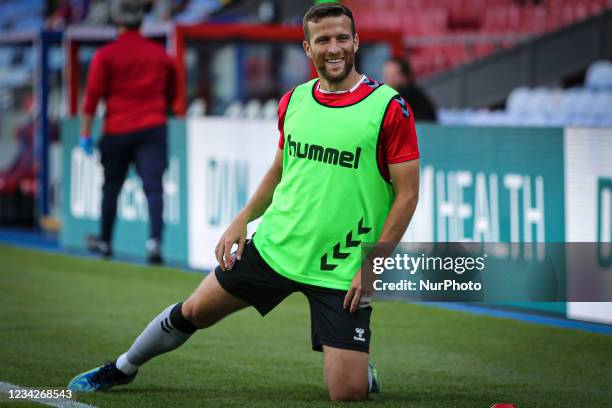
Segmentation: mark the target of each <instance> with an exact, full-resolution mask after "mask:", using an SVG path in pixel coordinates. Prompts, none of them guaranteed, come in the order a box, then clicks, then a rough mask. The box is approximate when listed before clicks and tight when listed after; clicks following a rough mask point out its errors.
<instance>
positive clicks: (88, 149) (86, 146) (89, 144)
mask: <svg viewBox="0 0 612 408" xmlns="http://www.w3.org/2000/svg"><path fill="white" fill-rule="evenodd" d="M79 146H80V147H81V149H83V151H84V152H85V154H86V155H88V156H91V155H92V154H93V141H92V140H91V136H89V135H81V138H80V139H79Z"/></svg>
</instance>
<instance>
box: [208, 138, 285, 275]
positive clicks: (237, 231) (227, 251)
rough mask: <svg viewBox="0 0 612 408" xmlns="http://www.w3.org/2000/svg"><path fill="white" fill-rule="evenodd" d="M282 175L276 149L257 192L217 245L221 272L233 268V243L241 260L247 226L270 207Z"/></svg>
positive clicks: (281, 154) (281, 166)
mask: <svg viewBox="0 0 612 408" xmlns="http://www.w3.org/2000/svg"><path fill="white" fill-rule="evenodd" d="M282 173H283V151H282V150H281V149H276V154H275V155H274V161H273V163H272V166H270V169H269V170H268V172H267V173H266V175H265V176H264V178H263V179H262V180H261V183H259V186H258V187H257V190H255V194H253V197H251V199H250V200H249V202H248V203H247V205H246V206H245V207H244V208H243V209H242V210H241V211H240V212H239V213H238V215H237V216H236V218H235V219H234V221H232V223H231V224H230V226H229V227H228V228H227V229H226V230H225V232H224V233H223V235H221V238H220V239H219V242H218V243H217V247H216V248H215V256H216V258H217V262H218V263H219V266H220V267H221V269H222V270H226V269H231V267H232V266H233V259H232V257H231V250H232V246H233V245H234V244H235V243H237V244H238V251H236V257H237V258H238V260H240V259H241V258H242V251H243V250H244V246H245V243H246V235H247V224H248V223H249V222H251V221H253V220H256V219H257V218H259V217H261V216H262V215H263V213H264V212H265V211H266V209H267V208H268V207H269V206H270V204H271V203H272V196H273V195H274V190H275V189H276V186H277V185H278V183H280V181H281V177H282Z"/></svg>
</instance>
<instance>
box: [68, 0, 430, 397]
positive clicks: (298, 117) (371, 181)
mask: <svg viewBox="0 0 612 408" xmlns="http://www.w3.org/2000/svg"><path fill="white" fill-rule="evenodd" d="M304 36H305V40H304V43H303V46H304V50H305V52H306V54H307V55H308V58H310V59H311V60H312V61H313V63H314V65H315V67H316V69H317V72H318V76H319V78H317V79H315V80H312V81H310V82H307V83H305V84H302V85H299V86H297V87H296V88H294V89H293V90H292V91H290V92H289V93H287V94H286V95H284V96H283V98H282V99H281V101H280V105H279V130H280V142H279V149H278V150H277V152H276V155H275V157H274V161H273V164H272V166H271V168H270V169H269V170H268V172H267V174H266V175H265V177H264V178H263V180H262V182H261V184H260V185H259V187H258V188H257V190H256V192H255V194H254V195H253V197H252V198H251V200H250V201H249V203H248V204H247V206H246V207H245V208H244V209H243V210H242V211H241V212H240V213H239V214H238V216H237V217H236V219H235V220H234V221H233V222H232V224H231V225H230V226H229V228H228V229H227V230H226V231H225V232H224V233H223V235H222V236H221V239H220V240H219V243H218V244H217V248H216V257H217V261H218V262H219V266H218V267H217V268H216V269H215V271H214V273H210V274H209V275H208V276H206V278H205V279H204V280H203V281H202V283H201V284H200V286H199V287H198V289H197V290H196V291H195V292H194V293H193V294H192V295H191V296H190V297H189V298H188V299H187V300H186V301H185V302H183V303H178V304H175V305H170V306H168V308H167V309H166V310H164V311H163V312H162V313H161V314H160V315H159V316H157V317H156V318H154V319H153V320H152V321H151V323H150V324H149V325H148V326H147V327H146V328H145V330H144V331H143V332H142V334H140V336H138V338H137V339H136V341H135V342H134V343H133V344H132V346H131V347H130V348H129V350H128V351H127V352H125V353H124V354H122V355H120V356H119V358H117V360H116V361H115V362H109V363H107V364H105V365H103V366H101V367H98V368H95V369H93V370H91V371H88V372H85V373H83V374H80V375H78V376H76V377H75V378H74V379H73V380H72V381H71V382H70V384H69V385H68V387H69V388H70V389H72V390H75V391H99V390H104V389H108V388H110V387H113V386H116V385H120V384H127V383H129V382H131V381H132V380H133V379H134V377H135V376H136V373H137V371H138V369H139V367H140V366H142V365H143V364H144V363H145V362H147V361H148V360H150V359H151V358H153V357H155V356H158V355H160V354H162V353H165V352H168V351H170V350H174V349H176V348H177V347H179V346H180V345H182V344H183V343H184V342H185V341H186V340H187V339H188V338H189V337H190V336H191V335H192V334H193V333H195V332H196V330H198V329H204V328H207V327H210V326H212V325H213V324H215V323H217V322H218V321H220V320H221V319H223V318H224V317H225V316H227V315H229V314H231V313H233V312H236V311H238V310H240V309H243V308H245V307H247V306H253V307H255V308H256V309H257V311H259V313H261V314H262V315H265V314H266V313H268V312H269V311H271V310H272V309H273V308H274V307H276V305H278V304H279V303H280V302H281V301H282V300H283V299H285V298H286V297H287V296H288V295H290V294H291V293H293V292H296V291H299V292H302V293H303V294H304V295H305V296H306V297H307V299H308V302H309V304H310V313H311V319H312V324H311V327H312V348H313V349H314V350H316V351H323V353H324V378H325V384H326V386H327V389H328V391H329V396H330V398H331V399H332V400H343V401H359V400H364V399H366V398H367V396H368V393H369V392H377V391H380V382H379V378H378V372H377V370H376V369H375V368H374V367H373V366H372V365H371V364H369V361H368V357H369V354H368V353H369V344H370V334H371V333H370V315H371V313H372V308H371V307H370V305H369V302H370V296H369V295H370V290H369V288H366V287H363V288H362V280H361V256H360V246H361V245H360V244H361V243H362V242H377V241H378V242H387V243H388V242H391V243H397V242H399V241H400V240H401V238H402V236H403V234H404V232H405V230H406V228H407V226H408V223H409V222H410V218H411V217H412V214H413V212H414V210H415V207H416V203H417V196H418V175H419V171H418V168H419V163H418V157H419V152H418V148H417V141H416V134H415V129H414V121H413V119H412V114H411V111H410V108H409V107H408V105H407V103H406V101H404V100H403V99H402V98H401V97H399V96H398V95H397V93H396V92H395V91H394V90H393V89H391V88H390V87H388V86H386V85H383V84H381V83H379V82H376V81H374V80H372V79H370V78H368V77H366V76H365V75H360V74H359V73H357V71H356V69H355V53H356V52H357V49H358V48H359V37H358V36H357V34H356V33H355V23H354V21H353V16H352V13H351V11H350V10H349V9H348V8H346V7H345V6H343V5H340V4H336V3H322V4H319V5H316V6H313V7H312V8H311V9H310V10H308V12H307V13H306V15H305V16H304ZM262 215H263V219H262V222H261V224H260V225H259V228H258V230H257V233H256V234H255V235H254V237H253V239H251V240H247V239H246V232H247V224H248V223H249V222H250V221H253V220H255V219H257V218H259V217H261V216H262ZM234 244H238V250H237V252H236V253H235V256H232V254H231V253H230V251H231V248H232V246H233V245H234Z"/></svg>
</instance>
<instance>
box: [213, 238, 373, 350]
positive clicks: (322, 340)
mask: <svg viewBox="0 0 612 408" xmlns="http://www.w3.org/2000/svg"><path fill="white" fill-rule="evenodd" d="M215 275H216V277H217V280H218V281H219V283H220V284H221V286H222V287H223V289H225V290H226V291H228V292H229V293H230V294H232V295H234V296H236V297H237V298H239V299H242V300H244V301H245V302H247V303H248V304H250V305H251V306H253V307H255V309H257V311H258V312H259V313H260V314H261V315H262V316H265V315H266V314H267V313H268V312H270V311H271V310H272V309H274V308H275V307H276V305H278V304H279V303H280V302H282V301H283V299H285V298H286V297H287V296H289V295H290V294H292V293H294V292H302V293H303V294H304V295H305V296H306V298H307V299H308V303H309V304H310V326H311V337H312V349H313V350H316V351H323V345H326V346H330V347H336V348H340V349H348V350H357V351H362V352H365V353H368V352H369V349H370V336H371V331H370V315H371V314H372V308H371V307H370V306H368V307H365V308H362V309H359V310H358V311H357V312H356V313H355V314H351V313H349V311H348V310H345V309H344V308H343V307H342V303H343V302H344V296H345V295H346V291H344V290H337V289H328V288H322V287H318V286H313V285H306V284H303V283H299V282H296V281H293V280H291V279H287V278H285V277H284V276H282V275H279V274H278V273H276V272H275V271H274V270H273V269H272V268H271V267H270V266H269V265H268V264H267V263H266V262H265V261H264V260H263V258H262V257H261V255H260V254H259V252H258V251H257V248H255V244H253V240H249V241H248V243H247V244H246V246H245V248H244V252H243V254H242V260H241V261H236V263H235V264H234V267H233V268H232V269H231V270H227V271H223V270H221V268H220V267H219V266H217V268H216V269H215Z"/></svg>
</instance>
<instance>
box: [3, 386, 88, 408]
mask: <svg viewBox="0 0 612 408" xmlns="http://www.w3.org/2000/svg"><path fill="white" fill-rule="evenodd" d="M32 389H34V388H28V387H21V386H19V385H15V384H11V383H8V382H4V381H0V393H2V394H9V391H11V390H13V391H16V390H32ZM50 389H53V388H50ZM73 395H74V392H73ZM9 401H12V402H17V401H34V402H38V403H39V404H43V405H49V406H51V407H57V408H97V407H96V406H95V405H89V404H85V403H83V402H78V401H73V400H71V399H66V398H19V399H17V398H15V399H10V400H9Z"/></svg>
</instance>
